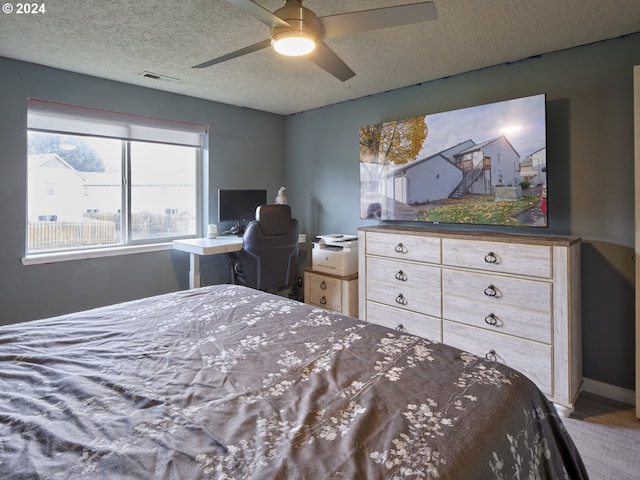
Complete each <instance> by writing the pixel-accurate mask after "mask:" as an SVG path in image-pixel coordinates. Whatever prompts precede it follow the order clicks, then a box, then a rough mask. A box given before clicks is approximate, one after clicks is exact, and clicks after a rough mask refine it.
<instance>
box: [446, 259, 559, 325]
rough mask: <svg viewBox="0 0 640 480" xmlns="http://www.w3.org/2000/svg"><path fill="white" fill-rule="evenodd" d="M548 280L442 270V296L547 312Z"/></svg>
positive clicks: (549, 292)
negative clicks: (460, 297) (459, 297)
mask: <svg viewBox="0 0 640 480" xmlns="http://www.w3.org/2000/svg"><path fill="white" fill-rule="evenodd" d="M551 289H552V286H551V283H549V282H543V281H539V280H525V279H520V278H513V277H506V276H501V275H489V274H484V273H475V272H468V271H461V270H447V269H444V270H443V271H442V296H443V297H445V296H449V295H454V296H462V297H467V298H470V299H471V300H473V301H476V302H478V301H483V302H486V304H487V305H488V306H497V305H510V306H513V307H519V308H522V309H526V310H533V311H537V312H542V313H545V314H549V315H550V314H551Z"/></svg>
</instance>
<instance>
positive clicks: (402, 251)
mask: <svg viewBox="0 0 640 480" xmlns="http://www.w3.org/2000/svg"><path fill="white" fill-rule="evenodd" d="M366 235H367V236H366V244H365V245H363V246H361V247H360V248H363V247H364V248H366V254H367V255H379V256H382V257H389V258H398V259H401V260H415V261H421V262H428V263H438V264H439V263H440V239H439V238H437V237H420V236H416V235H398V234H390V233H377V232H376V233H371V232H367V234H366Z"/></svg>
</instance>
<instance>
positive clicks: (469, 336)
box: [442, 321, 553, 395]
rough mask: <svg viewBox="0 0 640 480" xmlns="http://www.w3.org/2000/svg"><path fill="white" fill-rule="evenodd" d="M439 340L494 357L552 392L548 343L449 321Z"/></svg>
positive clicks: (477, 353)
mask: <svg viewBox="0 0 640 480" xmlns="http://www.w3.org/2000/svg"><path fill="white" fill-rule="evenodd" d="M442 341H443V342H444V343H446V344H447V345H452V346H454V347H456V348H459V349H460V350H464V351H466V352H470V353H473V354H475V355H478V356H481V357H491V358H495V359H496V360H497V361H498V362H501V363H504V364H505V365H508V366H510V367H512V368H514V369H516V370H518V371H520V372H522V373H523V374H524V375H526V376H527V377H529V378H530V379H531V380H533V382H535V383H536V385H538V387H539V388H540V389H541V390H542V391H543V392H545V393H547V394H549V395H553V388H552V373H551V372H552V370H551V368H552V348H551V346H550V345H545V344H542V343H538V342H533V341H530V340H524V339H522V338H516V337H511V336H509V335H503V334H501V333H494V332H487V331H485V330H481V329H479V328H475V327H469V326H467V325H460V324H458V323H455V322H449V321H445V322H444V323H443V331H442Z"/></svg>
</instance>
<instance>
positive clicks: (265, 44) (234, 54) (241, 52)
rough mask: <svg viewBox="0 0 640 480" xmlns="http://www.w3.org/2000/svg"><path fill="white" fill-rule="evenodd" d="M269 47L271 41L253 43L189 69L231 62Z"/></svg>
mask: <svg viewBox="0 0 640 480" xmlns="http://www.w3.org/2000/svg"><path fill="white" fill-rule="evenodd" d="M270 46H271V40H270V39H266V40H263V41H261V42H258V43H254V44H253V45H249V46H248V47H244V48H241V49H240V50H236V51H235V52H231V53H227V54H226V55H223V56H221V57H218V58H214V59H213V60H209V61H208V62H204V63H200V64H199V65H195V66H193V67H191V68H206V67H210V66H211V65H215V64H217V63H222V62H226V61H227V60H231V59H232V58H237V57H241V56H242V55H246V54H247V53H253V52H257V51H258V50H262V49H263V48H268V47H270Z"/></svg>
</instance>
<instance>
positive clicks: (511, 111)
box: [418, 95, 546, 158]
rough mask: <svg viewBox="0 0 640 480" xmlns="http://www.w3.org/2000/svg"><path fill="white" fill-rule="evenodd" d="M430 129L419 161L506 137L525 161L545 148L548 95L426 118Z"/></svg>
mask: <svg viewBox="0 0 640 480" xmlns="http://www.w3.org/2000/svg"><path fill="white" fill-rule="evenodd" d="M425 122H426V124H427V128H428V129H429V132H428V135H427V138H426V140H425V142H424V144H423V146H422V150H421V151H420V155H419V156H418V158H422V157H427V156H429V155H432V154H434V153H437V152H439V151H442V150H445V149H447V148H450V147H452V146H454V145H457V144H459V143H460V142H464V141H465V140H469V139H471V140H473V141H474V142H476V143H479V142H484V141H485V140H490V139H492V138H496V137H499V136H501V135H504V136H505V137H507V139H508V140H509V142H510V143H511V144H512V145H513V147H514V148H515V149H516V151H517V152H518V153H519V154H520V156H521V157H524V156H526V155H530V154H531V153H533V152H536V151H538V150H540V149H541V148H544V146H545V143H546V131H545V98H544V95H535V96H532V97H525V98H517V99H514V100H507V101H503V102H497V103H491V104H487V105H479V106H476V107H469V108H462V109H460V110H452V111H448V112H442V113H434V114H430V115H426V116H425Z"/></svg>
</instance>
